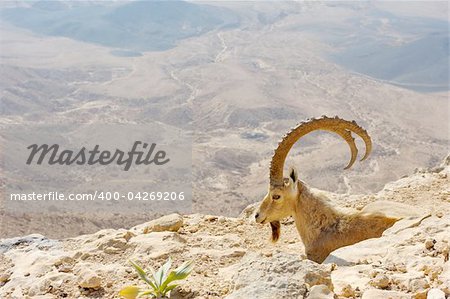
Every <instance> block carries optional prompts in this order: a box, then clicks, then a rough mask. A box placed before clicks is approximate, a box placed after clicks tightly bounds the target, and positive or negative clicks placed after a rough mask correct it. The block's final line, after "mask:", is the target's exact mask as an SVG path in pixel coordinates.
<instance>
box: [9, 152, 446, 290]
mask: <svg viewBox="0 0 450 299" xmlns="http://www.w3.org/2000/svg"><path fill="white" fill-rule="evenodd" d="M449 175H450V156H449V157H447V159H446V160H445V161H444V162H443V163H442V164H441V165H439V166H437V167H435V168H432V169H418V170H417V171H416V172H415V173H414V174H412V175H410V176H407V177H404V178H402V179H400V180H398V181H395V182H392V183H389V184H387V185H386V186H385V187H384V189H383V190H382V191H380V192H378V193H376V194H374V195H370V196H369V195H365V196H356V195H353V196H348V197H346V196H344V195H337V194H332V193H327V194H328V195H329V197H330V199H331V201H333V203H334V204H335V205H337V206H340V207H342V208H346V209H351V208H353V209H360V208H361V207H362V206H363V205H364V204H365V203H368V202H371V201H374V200H388V201H393V202H401V203H405V204H409V205H411V208H410V211H408V212H411V211H413V210H414V212H416V213H418V214H419V215H420V216H419V217H415V218H408V219H404V220H401V221H399V222H397V223H396V224H395V225H394V226H393V227H391V228H390V229H388V230H387V231H385V233H384V234H383V236H382V237H381V238H377V239H370V240H366V241H363V242H360V243H357V244H355V245H352V246H348V247H344V248H341V249H338V250H336V251H335V252H333V253H332V254H331V255H330V256H329V257H328V258H327V260H326V261H325V262H324V263H323V264H321V265H319V264H316V263H314V262H311V261H309V260H306V259H305V256H304V255H303V245H302V243H301V241H300V240H299V238H298V236H297V232H296V231H295V228H294V225H293V222H292V221H291V220H286V221H285V222H284V223H283V226H282V235H281V239H280V240H279V242H278V243H276V244H272V243H271V242H270V241H269V228H268V227H267V226H261V225H257V224H255V223H254V222H253V215H252V213H253V209H254V205H253V206H249V207H247V209H245V210H244V212H243V213H242V214H241V216H240V217H238V218H227V217H224V216H213V215H201V214H193V215H183V216H181V215H178V214H171V215H166V216H164V217H162V218H159V219H156V220H152V221H150V222H147V223H144V224H141V225H138V226H135V227H132V228H129V229H127V228H123V229H117V230H116V229H106V230H101V231H99V232H97V233H95V234H90V235H81V236H78V237H75V238H68V239H61V240H56V239H49V238H47V237H45V236H42V235H37V234H35V235H29V236H23V237H16V238H10V239H1V240H0V297H1V298H41V299H44V298H118V291H119V290H120V289H121V288H122V287H123V286H126V285H131V284H141V282H140V280H139V279H138V277H137V274H136V273H135V272H134V270H133V269H132V268H131V266H130V265H129V263H128V260H134V261H137V262H138V263H140V264H141V265H143V266H144V267H147V266H150V265H151V266H153V267H154V268H157V267H159V266H160V265H161V264H162V263H163V262H164V261H165V260H166V259H167V258H168V257H169V256H170V257H171V258H172V259H173V260H174V263H175V264H177V265H178V264H181V263H182V262H183V261H186V260H193V261H194V262H195V267H194V271H193V273H192V275H191V276H189V277H188V278H187V280H185V281H183V282H182V283H181V285H180V286H179V287H177V288H176V289H175V290H174V291H173V292H172V298H268V299H269V298H336V297H337V298H351V297H356V298H359V297H362V298H364V299H369V298H374V299H375V298H445V296H449V295H450V262H449V248H450V247H449V246H450V243H449V242H450V240H449V236H450V213H449V212H450V189H449V186H450V182H449ZM344 197H346V198H345V200H344ZM386 205H387V206H388V204H386ZM333 296H334V297H333ZM427 296H428V297H427Z"/></svg>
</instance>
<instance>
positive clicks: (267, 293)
mask: <svg viewBox="0 0 450 299" xmlns="http://www.w3.org/2000/svg"><path fill="white" fill-rule="evenodd" d="M235 273H236V274H235V275H234V276H233V281H234V282H235V283H234V290H233V292H232V293H231V294H230V295H229V296H227V297H226V298H228V299H233V298H260V299H265V298H267V299H271V298H298V297H302V296H305V295H306V293H307V290H308V288H310V287H313V286H314V285H316V284H317V285H318V284H323V283H326V284H325V286H326V287H327V288H328V289H333V285H332V283H331V279H330V272H329V270H328V269H327V267H325V266H323V265H319V264H317V263H314V262H312V261H309V260H304V261H302V260H300V259H299V257H298V255H294V254H286V253H276V254H274V255H273V256H272V257H266V256H264V255H261V254H255V253H249V254H247V255H246V256H244V257H243V259H242V261H241V262H240V263H239V264H238V265H237V266H236V268H235ZM318 276H321V277H320V278H319V277H318ZM309 283H311V285H310V284H309Z"/></svg>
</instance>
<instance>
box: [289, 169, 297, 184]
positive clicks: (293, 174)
mask: <svg viewBox="0 0 450 299" xmlns="http://www.w3.org/2000/svg"><path fill="white" fill-rule="evenodd" d="M289 176H290V178H291V179H292V181H293V182H294V183H296V182H297V180H298V173H297V170H295V168H294V167H292V168H291V170H290V171H289Z"/></svg>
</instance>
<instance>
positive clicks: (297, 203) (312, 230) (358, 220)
mask: <svg viewBox="0 0 450 299" xmlns="http://www.w3.org/2000/svg"><path fill="white" fill-rule="evenodd" d="M315 130H326V131H331V132H334V133H336V134H338V135H339V136H341V137H342V138H343V139H344V140H345V141H346V142H347V143H348V145H349V146H350V150H351V159H350V162H349V163H348V165H347V166H346V167H345V169H348V168H350V167H351V166H352V165H353V163H354V162H355V160H356V157H357V152H358V150H357V147H356V145H355V139H354V138H353V137H352V134H351V133H352V132H354V133H356V134H357V135H359V136H360V137H361V138H362V139H363V140H364V143H365V146H366V152H365V155H364V157H363V158H362V159H361V161H362V160H365V159H366V158H367V157H368V156H369V154H370V152H371V150H372V141H371V139H370V136H369V135H368V134H367V132H366V130H364V129H363V128H361V127H360V126H358V125H357V124H356V122H355V121H352V122H350V121H346V120H343V119H340V118H338V117H337V116H336V117H334V118H329V117H326V116H323V117H322V118H319V119H312V120H309V121H307V122H303V123H300V124H299V125H298V126H297V127H295V128H294V129H292V130H291V131H290V132H289V133H288V134H286V135H285V136H284V137H283V140H282V141H281V142H280V143H279V144H278V148H277V149H276V150H275V153H274V155H273V157H272V161H271V164H270V184H269V191H268V193H267V195H266V196H265V197H264V199H263V201H262V203H261V205H260V206H259V209H258V211H257V212H256V214H255V218H256V222H258V223H261V224H265V223H270V226H271V228H272V241H274V242H276V241H277V240H278V238H279V236H280V220H282V219H283V218H286V217H289V216H292V217H293V218H294V220H295V225H296V227H297V230H298V233H299V234H300V237H301V239H302V241H303V244H304V245H305V251H306V256H307V258H308V259H310V260H312V261H315V262H317V263H322V262H323V261H324V260H325V258H326V257H327V256H328V255H329V254H330V253H331V252H332V251H334V250H335V249H337V248H340V247H343V246H347V245H351V244H354V243H357V242H359V241H362V240H365V239H369V238H374V237H380V236H381V234H382V233H383V231H384V230H386V229H387V228H389V227H391V226H392V225H393V224H394V223H395V222H396V221H397V220H398V219H397V218H391V217H387V216H385V215H384V214H381V213H365V212H364V209H363V210H362V211H360V212H356V213H353V214H345V213H343V212H340V211H337V210H336V209H335V208H333V207H332V206H331V205H329V203H328V202H327V198H326V197H325V196H324V195H319V194H314V193H313V192H312V191H311V190H310V189H309V188H308V187H307V186H306V185H305V183H304V182H302V181H300V180H299V179H298V175H297V171H296V170H295V169H293V168H292V169H291V170H290V171H289V177H287V178H284V177H283V167H284V161H285V159H286V156H287V155H288V153H289V150H290V149H291V147H292V146H293V145H294V144H295V143H296V142H297V141H298V140H299V139H300V138H301V137H302V136H304V135H306V134H308V133H310V132H312V131H315Z"/></svg>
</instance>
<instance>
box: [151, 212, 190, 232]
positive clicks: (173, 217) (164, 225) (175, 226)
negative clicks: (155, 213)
mask: <svg viewBox="0 0 450 299" xmlns="http://www.w3.org/2000/svg"><path fill="white" fill-rule="evenodd" d="M182 226H183V217H182V216H180V215H179V214H175V213H174V214H170V215H166V216H163V217H161V218H158V219H155V220H152V221H150V222H147V223H146V224H145V227H144V228H143V232H144V234H147V233H150V232H164V231H171V232H177V231H178V230H179V229H180V228H181V227H182Z"/></svg>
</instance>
